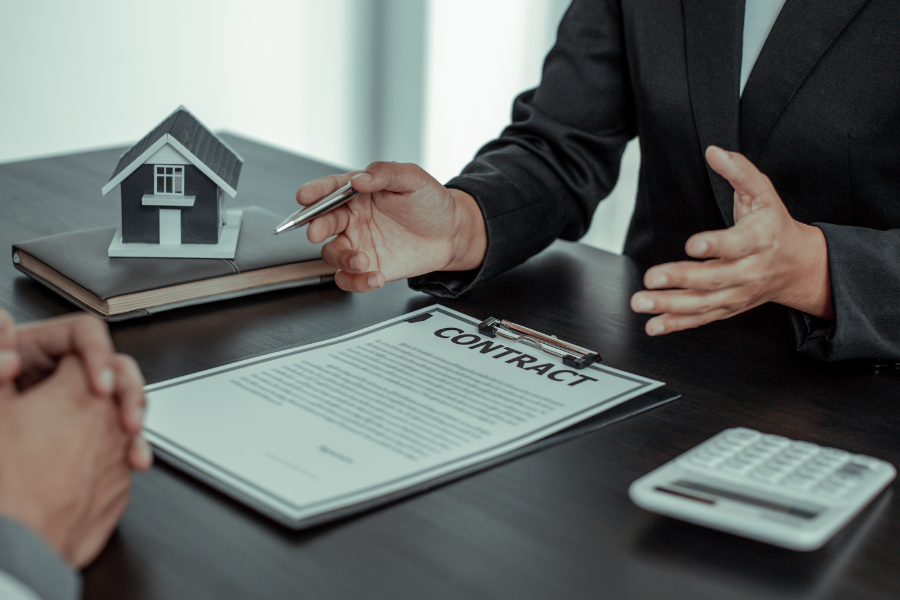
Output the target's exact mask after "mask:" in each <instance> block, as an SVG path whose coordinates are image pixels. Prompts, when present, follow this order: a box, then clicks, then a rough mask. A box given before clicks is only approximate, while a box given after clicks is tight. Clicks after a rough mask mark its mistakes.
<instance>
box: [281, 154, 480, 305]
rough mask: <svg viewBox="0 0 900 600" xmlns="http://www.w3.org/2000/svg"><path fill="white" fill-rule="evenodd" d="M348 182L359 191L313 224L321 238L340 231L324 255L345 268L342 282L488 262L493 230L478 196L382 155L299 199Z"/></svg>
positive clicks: (361, 288) (312, 186)
mask: <svg viewBox="0 0 900 600" xmlns="http://www.w3.org/2000/svg"><path fill="white" fill-rule="evenodd" d="M351 179H352V181H351ZM348 184H349V185H350V188H351V189H353V190H354V191H356V192H358V194H357V195H355V196H354V197H352V198H349V199H346V200H345V201H344V202H343V203H342V204H339V205H334V206H332V208H331V209H330V210H328V211H325V212H324V214H323V213H319V216H317V217H315V218H314V219H313V220H312V221H311V222H310V224H309V227H308V228H307V231H306V235H307V237H308V238H309V240H310V241H311V242H313V243H320V242H323V241H325V240H326V239H328V238H330V237H333V236H334V239H332V240H331V241H329V242H328V243H327V244H325V245H324V246H323V247H322V258H324V259H325V261H326V262H327V263H328V264H329V265H331V266H333V267H336V268H337V269H340V270H339V271H338V272H337V273H336V274H335V283H337V285H338V286H339V287H341V288H342V289H344V290H347V291H353V292H368V291H372V290H375V289H378V288H380V287H382V286H383V285H384V283H385V282H386V281H393V280H395V279H405V278H407V277H413V276H415V275H422V274H424V273H430V272H432V271H462V270H470V269H474V268H476V267H478V266H479V265H480V264H481V262H482V261H483V259H484V253H485V249H486V248H487V233H486V231H485V227H484V219H483V217H482V215H481V209H480V208H479V207H478V205H477V203H476V202H475V200H474V198H472V196H470V195H469V194H466V193H465V192H462V191H460V190H455V189H447V188H445V187H444V186H442V185H441V184H440V183H438V181H437V180H435V179H434V178H433V177H431V175H429V174H428V173H426V172H425V171H423V170H422V169H421V168H420V167H418V166H416V165H413V164H398V163H389V162H377V163H372V164H371V165H369V167H368V168H367V169H366V170H365V171H362V172H355V173H346V174H343V175H329V176H327V177H323V178H321V179H317V180H315V181H311V182H310V183H307V184H306V185H304V186H303V187H302V188H300V190H299V191H298V192H297V202H298V203H299V204H301V205H303V206H310V205H313V204H315V203H316V202H317V201H319V200H321V199H323V198H325V197H328V196H329V195H331V194H334V192H336V191H338V190H339V189H340V188H342V187H345V186H347V185H348ZM293 216H294V215H292V217H293Z"/></svg>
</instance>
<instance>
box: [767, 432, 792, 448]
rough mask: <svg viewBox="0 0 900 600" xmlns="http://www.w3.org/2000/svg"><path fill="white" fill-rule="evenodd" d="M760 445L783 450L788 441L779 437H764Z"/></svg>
mask: <svg viewBox="0 0 900 600" xmlns="http://www.w3.org/2000/svg"><path fill="white" fill-rule="evenodd" d="M760 443H761V444H764V445H765V446H768V447H770V448H784V447H785V446H787V445H788V444H789V443H790V440H788V439H787V438H785V437H781V436H780V435H764V436H763V437H762V439H761V440H760Z"/></svg>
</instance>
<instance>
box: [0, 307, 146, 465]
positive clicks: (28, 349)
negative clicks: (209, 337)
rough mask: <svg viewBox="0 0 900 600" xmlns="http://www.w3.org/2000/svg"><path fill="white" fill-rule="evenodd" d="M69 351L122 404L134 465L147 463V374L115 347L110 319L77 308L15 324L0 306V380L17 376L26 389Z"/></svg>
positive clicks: (96, 388) (100, 391)
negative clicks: (74, 311) (76, 311)
mask: <svg viewBox="0 0 900 600" xmlns="http://www.w3.org/2000/svg"><path fill="white" fill-rule="evenodd" d="M71 354H75V355H77V356H79V357H80V358H81V360H82V363H83V364H84V365H85V369H86V373H87V377H88V381H89V384H90V387H91V389H92V391H93V392H94V393H95V394H97V395H99V396H105V397H108V398H110V399H111V400H112V401H114V402H115V403H116V404H117V405H118V406H119V412H120V416H121V421H122V426H123V427H124V428H125V430H126V431H127V432H128V433H130V434H131V436H132V438H133V441H132V448H131V450H130V452H129V457H130V460H131V463H132V466H133V467H134V468H135V469H138V470H141V471H143V470H146V469H148V468H149V467H150V464H151V463H152V461H153V454H152V452H151V451H150V446H149V444H147V442H146V440H144V438H143V437H142V435H141V430H142V427H143V420H144V412H145V411H146V408H147V399H146V397H145V396H144V377H143V375H141V370H140V368H139V367H138V365H137V363H136V362H135V361H134V359H132V358H131V357H130V356H127V355H125V354H117V353H116V351H115V348H114V347H113V343H112V339H110V337H109V329H108V327H107V326H106V323H104V322H103V321H102V320H100V319H98V318H96V317H92V316H89V315H86V314H76V315H66V316H63V317H57V318H54V319H47V320H44V321H38V322H35V323H27V324H25V325H22V326H20V327H16V325H15V323H14V322H13V320H12V317H11V316H10V315H9V313H7V312H6V311H5V310H2V309H0V384H4V383H9V382H12V381H15V383H16V386H17V387H18V389H19V391H25V390H28V389H29V388H31V387H32V386H34V385H35V384H37V383H40V382H41V381H43V380H44V379H46V378H47V377H48V376H49V375H50V374H52V373H53V372H54V369H55V368H56V365H57V364H58V362H59V361H60V360H61V359H62V358H63V357H65V356H68V355H71Z"/></svg>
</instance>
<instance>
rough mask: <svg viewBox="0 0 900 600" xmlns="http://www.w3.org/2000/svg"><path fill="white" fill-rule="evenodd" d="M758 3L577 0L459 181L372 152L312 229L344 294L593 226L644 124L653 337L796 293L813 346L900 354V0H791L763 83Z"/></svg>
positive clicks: (491, 260) (437, 284)
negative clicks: (533, 75) (749, 53)
mask: <svg viewBox="0 0 900 600" xmlns="http://www.w3.org/2000/svg"><path fill="white" fill-rule="evenodd" d="M759 4H760V2H758V0H746V6H745V2H743V1H741V0H716V1H710V0H682V1H681V2H676V1H672V0H639V1H635V2H627V3H625V2H620V1H616V0H606V1H603V0H593V1H591V0H575V2H573V4H572V6H571V7H570V8H569V10H568V12H567V14H566V16H565V17H564V19H563V21H562V23H561V25H560V28H559V35H558V39H557V43H556V45H555V46H554V48H553V49H552V50H551V52H550V54H549V55H548V57H547V59H546V62H545V64H544V71H543V76H542V81H541V84H540V86H539V87H538V88H536V89H534V90H531V91H528V92H525V93H524V94H522V95H521V96H519V97H518V98H517V99H516V101H515V104H514V106H513V122H512V124H511V125H510V126H509V127H507V128H506V130H505V131H504V132H503V133H502V135H501V136H500V137H499V138H498V139H496V140H494V141H492V142H490V143H488V144H487V145H486V146H484V147H483V148H482V149H481V150H480V151H479V153H478V154H477V156H476V157H475V159H474V160H473V161H472V162H471V163H470V164H469V165H468V166H467V167H466V168H465V169H464V171H463V172H462V174H461V175H460V176H459V177H456V178H454V179H453V180H451V181H450V182H448V183H447V185H446V187H445V186H441V185H440V184H439V183H438V182H437V181H435V180H434V179H433V178H431V177H429V176H428V175H427V174H426V173H424V172H423V171H422V170H421V169H419V168H418V167H415V166H414V165H397V164H391V163H375V164H373V165H370V166H369V167H367V168H366V170H365V171H364V172H361V173H358V174H355V177H354V179H353V181H354V183H353V186H354V187H355V188H356V189H357V190H359V191H361V192H365V193H363V194H360V195H359V196H357V197H356V198H355V199H354V200H353V201H351V202H350V203H348V204H347V205H345V207H343V208H341V209H339V210H337V211H334V212H332V213H330V214H328V215H325V216H323V217H321V218H319V219H318V220H317V221H315V222H313V223H312V224H311V225H310V227H309V230H308V236H309V238H310V239H311V240H313V241H322V240H324V239H326V238H327V237H329V236H331V235H337V237H336V238H335V239H334V240H332V241H331V242H329V243H328V244H327V245H326V246H325V247H324V248H323V257H324V258H325V259H326V261H328V262H329V263H330V264H332V265H334V266H336V267H338V268H340V269H341V271H340V272H339V273H338V274H337V276H336V281H337V282H338V285H340V286H341V287H343V288H344V289H348V290H354V291H368V290H371V289H376V288H378V287H380V286H381V285H383V283H384V281H385V280H389V279H398V278H403V277H410V278H411V279H410V284H411V285H412V286H413V287H415V288H417V289H421V290H424V291H428V292H430V293H433V294H437V295H444V296H454V295H457V294H460V293H463V292H465V291H466V290H468V289H470V287H471V286H473V285H477V283H478V282H479V281H483V280H485V279H487V278H489V277H492V276H494V275H496V274H498V273H500V272H502V271H504V270H506V269H509V268H511V267H513V266H515V265H516V264H519V263H520V262H522V261H524V260H526V259H527V258H528V257H529V256H531V255H533V254H535V253H537V252H539V251H540V250H542V249H543V248H545V247H546V246H547V245H548V244H550V243H551V242H552V241H553V240H554V239H556V238H564V239H570V240H574V239H578V238H579V237H580V236H581V235H583V234H584V232H585V231H586V229H587V227H588V225H589V223H590V219H591V216H592V213H593V210H594V208H595V206H596V205H597V203H598V202H599V201H600V200H601V199H602V198H603V197H605V196H606V195H607V194H608V193H609V191H610V190H611V189H612V187H613V185H614V183H615V180H616V177H617V171H618V166H619V161H620V158H621V154H622V151H623V148H624V146H625V144H626V142H627V141H628V140H629V139H631V138H633V137H634V136H638V137H639V138H640V141H641V173H640V180H639V186H638V197H637V204H636V208H635V213H634V216H633V218H632V222H631V226H630V229H629V233H628V238H627V241H626V245H625V254H627V255H629V256H631V257H633V258H635V259H636V260H637V261H638V262H639V263H640V264H644V265H648V266H649V265H655V266H652V267H651V268H649V269H648V270H647V272H646V274H645V277H644V283H645V285H646V287H647V288H648V289H647V290H645V291H641V292H638V293H637V294H635V295H634V297H633V298H632V307H633V308H634V310H636V311H638V312H644V313H651V314H654V315H656V316H654V317H653V318H651V319H650V320H649V321H648V322H647V325H646V328H647V332H648V333H649V334H651V335H658V334H662V333H669V332H673V331H678V330H681V329H686V328H690V327H696V326H699V325H702V324H705V323H708V322H710V321H714V320H717V319H724V318H728V317H730V316H733V315H735V314H737V313H740V312H743V311H745V310H748V309H751V308H753V307H755V306H758V305H760V304H762V303H765V302H776V303H779V304H782V305H784V306H787V307H788V308H789V309H790V310H789V311H788V312H789V318H790V321H791V323H792V325H793V327H794V330H795V332H796V338H797V348H798V349H799V350H800V351H801V352H804V353H806V354H809V355H811V356H814V357H816V358H819V359H823V360H840V359H847V358H854V357H882V358H893V359H900V308H898V302H897V300H896V299H897V298H898V297H900V269H897V268H896V263H897V258H898V256H900V200H898V197H900V78H898V77H897V75H896V74H897V68H896V66H897V64H900V38H898V36H897V35H896V32H897V31H900V5H898V4H897V3H896V2H892V1H890V0H841V1H837V2H834V1H830V2H825V1H824V0H786V2H785V3H784V6H783V7H781V9H780V14H779V13H777V12H776V13H774V14H773V15H772V18H773V19H774V17H775V15H777V19H775V20H774V25H772V27H771V31H768V28H767V26H764V27H762V29H763V30H764V35H763V38H762V39H764V40H765V45H764V46H762V50H761V52H760V53H759V55H758V57H757V58H755V63H754V64H753V66H752V71H750V70H749V69H747V71H748V72H749V78H748V79H747V80H746V87H743V82H742V80H741V70H742V62H743V63H744V67H747V66H748V65H749V64H750V62H749V61H746V60H744V59H745V57H746V48H745V42H746V35H747V31H749V30H750V29H752V28H753V27H756V29H760V27H759V23H757V22H755V21H753V19H756V18H757V17H756V16H755V13H753V12H752V11H753V10H756V8H759ZM776 8H778V7H776ZM745 10H746V12H745ZM745 15H746V16H747V18H748V20H747V21H745ZM353 175H354V174H347V175H343V176H338V177H333V178H325V179H322V180H318V181H315V182H311V183H310V184H307V185H306V186H304V187H303V188H301V189H300V190H299V191H298V193H297V200H298V202H300V203H301V204H309V203H311V202H312V201H314V200H316V199H317V198H318V197H320V196H321V195H322V194H325V193H328V192H330V191H331V190H333V189H335V188H336V187H337V186H339V185H340V184H341V183H343V182H346V181H347V180H348V179H350V177H351V176H353Z"/></svg>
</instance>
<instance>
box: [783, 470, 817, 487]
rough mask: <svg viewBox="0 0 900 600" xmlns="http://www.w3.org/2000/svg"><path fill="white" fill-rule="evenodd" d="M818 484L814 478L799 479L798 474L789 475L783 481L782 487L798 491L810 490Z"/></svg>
mask: <svg viewBox="0 0 900 600" xmlns="http://www.w3.org/2000/svg"><path fill="white" fill-rule="evenodd" d="M815 482H816V480H815V479H813V478H812V477H799V476H797V475H796V474H793V475H789V476H788V477H786V478H784V480H782V481H781V485H783V486H785V487H790V488H794V489H798V490H808V489H809V488H811V487H812V485H813V484H814V483H815Z"/></svg>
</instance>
